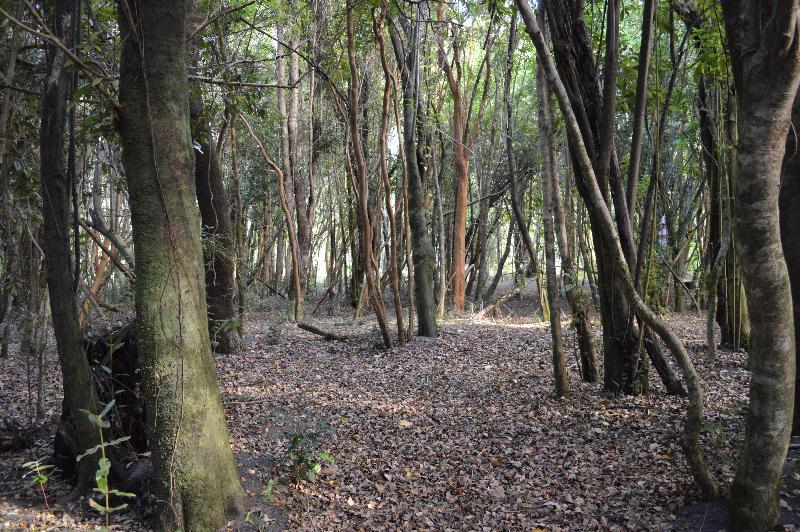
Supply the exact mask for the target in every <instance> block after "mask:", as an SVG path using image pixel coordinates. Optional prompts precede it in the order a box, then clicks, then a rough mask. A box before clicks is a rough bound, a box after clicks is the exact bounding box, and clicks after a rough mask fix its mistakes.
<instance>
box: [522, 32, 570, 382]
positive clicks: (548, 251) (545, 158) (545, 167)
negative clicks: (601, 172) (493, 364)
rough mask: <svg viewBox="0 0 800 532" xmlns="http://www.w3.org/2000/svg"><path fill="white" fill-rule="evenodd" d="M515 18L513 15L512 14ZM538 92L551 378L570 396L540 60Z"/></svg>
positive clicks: (546, 107)
mask: <svg viewBox="0 0 800 532" xmlns="http://www.w3.org/2000/svg"><path fill="white" fill-rule="evenodd" d="M514 18H515V19H516V16H515V17H514ZM536 87H537V90H538V93H539V143H540V147H541V152H542V174H541V175H542V219H543V224H542V225H543V226H544V254H545V265H546V269H547V273H546V275H547V300H548V301H549V302H550V335H551V336H552V339H553V347H552V350H553V377H554V379H555V383H556V395H557V396H558V397H564V396H567V395H569V380H568V379H567V369H566V364H565V363H564V342H563V340H562V338H561V308H560V297H559V293H558V279H557V278H556V251H555V235H554V234H553V186H554V181H555V177H556V176H555V164H554V163H555V150H554V148H553V139H552V135H553V130H552V124H551V122H550V91H548V90H547V81H546V80H545V77H544V71H543V70H542V66H541V63H539V66H538V68H537V71H536Z"/></svg>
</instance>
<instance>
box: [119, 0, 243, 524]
mask: <svg viewBox="0 0 800 532" xmlns="http://www.w3.org/2000/svg"><path fill="white" fill-rule="evenodd" d="M186 15H187V5H186V3H185V2H184V1H180V0H179V1H177V2H169V3H167V2H160V1H155V0H128V2H122V3H121V4H120V16H119V24H120V30H121V34H122V43H123V45H122V59H121V66H120V104H121V105H122V111H121V113H120V117H119V131H120V139H121V141H122V148H123V163H124V165H125V171H126V175H127V178H128V188H129V191H130V208H131V218H132V223H133V229H134V243H135V246H136V253H137V261H136V275H137V282H136V320H137V344H138V353H139V354H138V356H139V359H138V360H139V364H140V369H141V372H142V380H143V391H144V397H145V401H146V405H147V408H146V412H147V429H148V440H149V444H150V448H151V451H152V461H153V476H152V479H151V483H152V484H151V485H152V486H153V488H154V490H155V493H156V494H157V497H158V508H159V510H158V511H157V512H156V515H157V516H158V518H159V523H160V527H161V528H163V529H168V530H174V529H177V528H182V529H184V530H216V529H218V528H220V527H222V526H223V525H224V524H225V516H226V515H228V514H230V513H232V512H238V511H240V510H241V508H242V501H243V495H244V493H243V491H242V488H241V486H240V484H239V477H238V475H237V472H236V464H235V462H234V459H233V453H232V452H231V448H230V443H229V436H228V429H227V426H226V422H225V413H224V410H223V407H222V400H221V398H220V393H219V388H218V386H217V381H216V372H215V369H214V359H213V357H212V353H211V345H210V342H209V335H208V320H207V312H206V297H205V296H206V294H205V283H204V271H203V258H202V249H201V239H200V216H199V213H198V209H197V206H196V205H197V203H196V202H197V199H196V197H197V196H196V190H195V179H194V157H193V154H192V142H191V136H190V125H189V101H188V98H189V88H188V85H187V77H188V73H187V63H186V55H187V54H186Z"/></svg>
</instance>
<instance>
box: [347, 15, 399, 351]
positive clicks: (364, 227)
mask: <svg viewBox="0 0 800 532" xmlns="http://www.w3.org/2000/svg"><path fill="white" fill-rule="evenodd" d="M354 33H355V30H354V21H353V3H352V0H348V2H347V58H348V63H349V65H350V102H351V104H350V107H349V117H348V118H349V125H350V142H351V146H352V148H353V155H354V156H355V160H356V167H355V170H356V172H355V173H356V179H357V183H356V184H357V187H358V191H357V201H358V215H359V222H360V224H359V225H360V229H361V256H362V258H363V260H364V275H365V276H366V281H367V287H368V288H369V295H370V299H371V302H372V307H373V310H374V311H375V317H376V318H377V320H378V326H379V327H380V330H381V335H382V336H383V343H384V345H385V346H386V348H387V349H388V348H391V347H392V337H391V333H390V332H389V326H388V324H387V323H386V312H385V310H384V305H383V291H382V290H381V283H380V279H378V274H377V271H376V267H375V262H374V260H373V255H372V252H373V247H372V240H373V236H372V235H373V226H372V224H371V223H370V219H369V187H368V185H367V163H366V161H365V159H364V149H363V146H362V144H361V134H360V133H359V129H358V127H359V123H358V105H356V102H358V95H359V81H358V70H357V65H356V56H355V35H354Z"/></svg>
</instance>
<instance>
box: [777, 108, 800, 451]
mask: <svg viewBox="0 0 800 532" xmlns="http://www.w3.org/2000/svg"><path fill="white" fill-rule="evenodd" d="M799 128H800V98H798V97H797V96H795V99H794V105H793V106H792V128H791V129H790V131H789V135H788V136H787V137H786V154H785V155H784V158H783V173H782V175H781V192H780V199H779V201H780V209H779V210H780V224H781V242H782V244H783V255H784V258H785V260H786V267H787V269H788V270H789V281H790V282H791V286H792V309H793V315H794V337H795V352H796V353H797V348H798V347H799V346H800V246H798V245H797V243H798V242H800V143H798V142H797V136H796V135H795V134H794V132H795V131H796V130H797V129H799ZM797 356H800V355H796V358H797ZM795 368H800V364H798V363H795ZM797 382H800V379H798V378H795V388H794V404H795V405H800V386H797ZM792 426H793V428H792V434H794V435H798V434H800V408H797V407H796V408H795V409H794V421H793V424H792Z"/></svg>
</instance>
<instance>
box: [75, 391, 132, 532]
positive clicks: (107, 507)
mask: <svg viewBox="0 0 800 532" xmlns="http://www.w3.org/2000/svg"><path fill="white" fill-rule="evenodd" d="M114 403H115V401H114V399H112V400H111V401H109V402H108V404H106V405H105V407H104V408H103V410H102V411H101V412H100V413H99V414H97V415H95V414H92V413H91V412H89V411H88V410H82V412H83V413H84V414H86V415H87V416H88V417H89V421H91V422H92V423H93V424H94V425H95V426H96V427H97V430H98V432H99V433H100V443H99V444H98V445H95V446H94V447H92V448H91V449H89V450H87V451H86V452H85V453H83V454H81V455H80V456H78V458H77V460H78V461H80V460H81V459H82V458H85V457H86V456H89V455H92V454H95V453H96V452H98V451H100V459H99V460H98V461H97V471H96V472H95V474H94V479H95V482H96V483H97V487H96V488H94V491H96V492H98V493H99V494H100V495H101V497H102V500H103V504H100V503H98V502H97V501H96V500H94V498H91V497H90V498H89V506H91V507H92V508H94V509H95V510H96V511H97V512H99V513H100V514H102V515H104V516H105V517H106V529H108V527H109V518H110V516H111V514H112V513H113V512H117V511H119V510H124V509H125V508H127V507H128V504H127V503H123V504H120V505H118V506H111V496H112V495H115V496H117V497H136V495H134V494H133V493H128V492H125V491H119V490H116V489H109V486H108V477H109V475H110V474H111V460H109V459H108V458H107V457H106V447H116V446H117V445H119V444H120V443H122V442H125V441H128V440H129V439H130V437H129V436H125V437H124V438H117V439H116V440H111V441H109V442H106V441H105V437H104V436H103V429H107V428H110V427H111V423H109V422H108V420H107V419H106V415H107V414H108V413H109V412H110V411H111V409H112V408H113V407H114Z"/></svg>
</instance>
